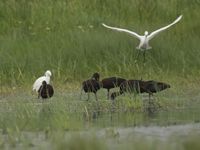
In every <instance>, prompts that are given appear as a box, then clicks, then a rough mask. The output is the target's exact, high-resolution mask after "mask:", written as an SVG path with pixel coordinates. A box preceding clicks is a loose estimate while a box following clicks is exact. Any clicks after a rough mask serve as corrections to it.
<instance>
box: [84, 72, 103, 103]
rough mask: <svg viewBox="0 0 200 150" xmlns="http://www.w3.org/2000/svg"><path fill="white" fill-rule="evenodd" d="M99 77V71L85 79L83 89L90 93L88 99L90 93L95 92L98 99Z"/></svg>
mask: <svg viewBox="0 0 200 150" xmlns="http://www.w3.org/2000/svg"><path fill="white" fill-rule="evenodd" d="M99 78H100V75H99V73H94V74H93V75H92V77H91V79H88V80H86V81H83V83H82V90H84V91H85V93H88V99H87V100H89V93H94V94H95V98H96V100H98V98H97V91H98V90H99V89H100V83H99ZM82 90H81V95H82Z"/></svg>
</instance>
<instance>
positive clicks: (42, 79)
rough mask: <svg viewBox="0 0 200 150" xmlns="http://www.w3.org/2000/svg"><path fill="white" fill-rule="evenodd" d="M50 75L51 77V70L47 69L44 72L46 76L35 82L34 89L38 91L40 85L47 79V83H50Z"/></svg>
mask: <svg viewBox="0 0 200 150" xmlns="http://www.w3.org/2000/svg"><path fill="white" fill-rule="evenodd" d="M50 77H51V71H50V70H47V71H46V72H45V74H44V76H42V77H39V78H38V79H37V80H36V81H35V82H34V84H33V91H36V92H38V91H39V89H40V86H41V85H42V82H43V81H46V83H47V84H49V83H50Z"/></svg>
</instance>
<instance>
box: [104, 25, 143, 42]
mask: <svg viewBox="0 0 200 150" xmlns="http://www.w3.org/2000/svg"><path fill="white" fill-rule="evenodd" d="M102 25H103V26H104V27H106V28H109V29H112V30H116V31H119V32H126V33H128V34H130V35H132V36H134V37H136V38H137V39H139V40H140V38H141V36H140V35H138V34H137V33H135V32H133V31H130V30H127V29H122V28H116V27H111V26H108V25H106V24H104V23H102Z"/></svg>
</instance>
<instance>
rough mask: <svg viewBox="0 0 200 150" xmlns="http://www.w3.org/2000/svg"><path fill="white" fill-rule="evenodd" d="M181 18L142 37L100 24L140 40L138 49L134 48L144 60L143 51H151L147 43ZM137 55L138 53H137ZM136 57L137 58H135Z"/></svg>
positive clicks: (146, 32) (145, 33) (125, 30)
mask: <svg viewBox="0 0 200 150" xmlns="http://www.w3.org/2000/svg"><path fill="white" fill-rule="evenodd" d="M181 18H182V15H180V16H179V17H178V18H177V19H176V20H175V21H174V22H172V23H171V24H169V25H167V26H165V27H162V28H160V29H158V30H156V31H153V32H152V33H151V34H149V32H148V31H145V32H144V35H139V34H137V33H135V32H133V31H130V30H127V29H122V28H116V27H111V26H108V25H106V24H104V23H102V25H103V26H104V27H106V28H109V29H112V30H116V31H119V32H126V33H128V34H130V35H131V36H134V37H136V38H137V39H138V40H140V44H139V45H138V47H136V48H137V49H139V50H141V51H143V52H144V53H143V55H144V60H145V51H146V50H149V49H151V47H150V46H149V41H150V40H151V39H152V38H154V37H155V36H156V35H157V34H158V33H160V32H162V31H164V30H166V29H168V28H169V27H171V26H172V25H174V24H176V23H177V22H179V21H180V20H181ZM138 54H139V53H138ZM137 57H138V56H137Z"/></svg>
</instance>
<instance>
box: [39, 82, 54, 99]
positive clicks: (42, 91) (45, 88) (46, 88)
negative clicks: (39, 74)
mask: <svg viewBox="0 0 200 150" xmlns="http://www.w3.org/2000/svg"><path fill="white" fill-rule="evenodd" d="M53 94H54V90H53V87H52V86H51V85H50V84H47V82H46V81H43V82H42V85H41V86H40V88H39V90H38V98H40V97H42V98H50V97H52V96H53Z"/></svg>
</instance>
